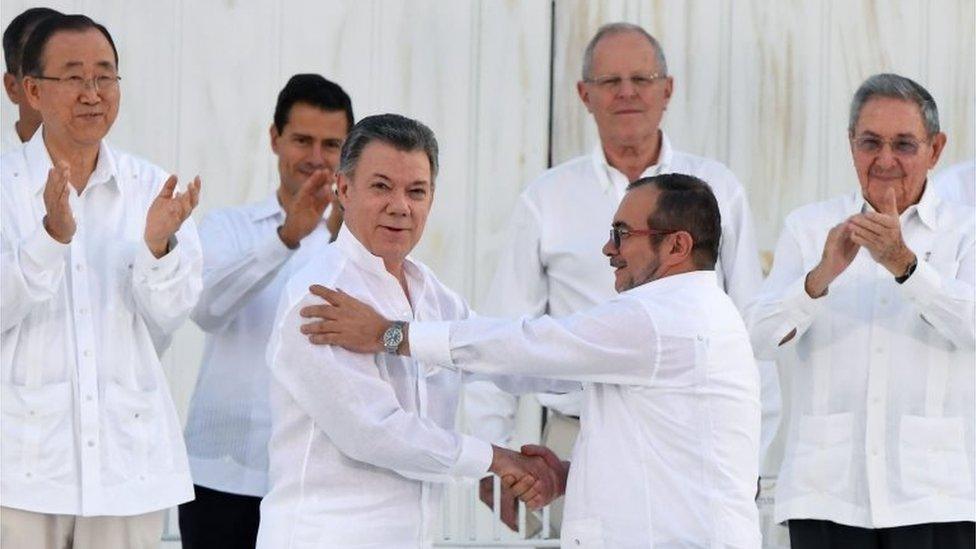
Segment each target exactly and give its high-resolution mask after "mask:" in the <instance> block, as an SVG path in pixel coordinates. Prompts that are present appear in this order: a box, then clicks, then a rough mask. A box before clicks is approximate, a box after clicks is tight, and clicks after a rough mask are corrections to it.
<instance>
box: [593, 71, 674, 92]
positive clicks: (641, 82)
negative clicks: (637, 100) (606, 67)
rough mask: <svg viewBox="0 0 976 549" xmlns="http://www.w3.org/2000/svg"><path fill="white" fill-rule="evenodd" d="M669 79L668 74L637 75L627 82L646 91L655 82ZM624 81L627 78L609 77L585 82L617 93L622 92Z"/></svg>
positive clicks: (599, 77)
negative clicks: (621, 87)
mask: <svg viewBox="0 0 976 549" xmlns="http://www.w3.org/2000/svg"><path fill="white" fill-rule="evenodd" d="M667 77H668V75H666V74H661V73H658V72H655V73H653V74H635V75H633V76H630V77H629V78H626V80H629V81H630V85H631V86H633V87H634V89H637V90H644V89H647V88H649V87H650V86H651V84H653V83H654V82H656V81H658V80H662V79H664V78H667ZM624 80H625V78H624V77H622V76H617V75H609V76H598V77H596V78H587V79H585V80H583V81H584V82H587V83H589V84H593V85H595V86H596V87H598V88H600V89H601V90H606V91H609V92H617V91H620V86H621V85H622V84H623V83H624Z"/></svg>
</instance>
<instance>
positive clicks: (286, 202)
mask: <svg viewBox="0 0 976 549" xmlns="http://www.w3.org/2000/svg"><path fill="white" fill-rule="evenodd" d="M333 181H334V177H333V175H332V171H331V170H324V169H323V170H315V172H313V173H312V175H310V176H309V177H308V179H306V180H305V182H304V183H302V186H301V188H299V189H298V192H297V193H295V195H294V196H292V197H290V198H287V197H282V201H281V202H282V203H281V207H282V209H284V210H285V222H284V224H282V225H281V228H280V229H279V230H278V236H280V237H281V241H282V242H284V243H285V246H288V247H289V248H292V249H294V248H297V247H298V245H299V243H300V242H301V241H302V239H303V238H305V237H306V236H308V235H309V234H311V233H312V231H314V230H315V227H318V225H319V223H321V222H322V215H323V214H324V213H325V209H326V208H327V207H328V206H329V203H330V202H332V196H333V195H332V183H333Z"/></svg>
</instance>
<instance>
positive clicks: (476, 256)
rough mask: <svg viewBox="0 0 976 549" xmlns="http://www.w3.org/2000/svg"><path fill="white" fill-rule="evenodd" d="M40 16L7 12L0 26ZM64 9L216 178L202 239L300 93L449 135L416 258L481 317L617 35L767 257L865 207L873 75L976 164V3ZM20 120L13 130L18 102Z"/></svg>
mask: <svg viewBox="0 0 976 549" xmlns="http://www.w3.org/2000/svg"><path fill="white" fill-rule="evenodd" d="M33 5H37V3H36V2H25V1H20V0H2V4H0V6H2V10H0V23H2V24H3V26H6V24H7V23H8V22H9V21H10V19H11V18H12V17H14V16H15V15H16V14H18V13H20V11H22V10H23V9H25V8H27V7H30V6H33ZM46 5H50V6H51V7H54V8H57V9H60V10H62V11H68V12H81V13H85V14H87V15H90V16H91V17H93V18H94V19H96V20H98V21H100V22H102V23H104V24H106V26H107V27H108V28H109V30H110V31H111V32H112V34H113V36H114V37H115V40H116V42H117V45H118V48H119V52H120V56H121V61H120V69H121V75H122V77H123V81H122V90H123V101H122V109H121V115H120V117H119V120H118V122H117V123H116V127H115V128H114V130H113V132H112V135H111V140H112V142H113V143H114V144H115V145H117V146H119V147H122V148H125V149H128V150H130V151H133V152H136V153H139V154H141V155H144V156H146V157H147V158H149V159H151V160H153V161H154V162H156V163H157V164H159V165H161V166H163V167H164V168H166V169H168V170H172V171H174V172H175V173H177V174H179V175H180V176H181V178H183V179H186V178H189V177H192V176H193V175H195V174H200V175H201V177H202V179H203V185H204V195H203V201H202V204H201V207H200V208H199V210H198V212H197V213H196V217H197V218H198V219H199V218H200V216H201V215H202V214H203V213H205V212H206V211H207V210H208V209H210V208H213V207H215V206H218V205H226V204H239V203H244V202H247V201H251V200H257V199H260V198H262V197H264V196H265V195H266V194H267V193H269V192H270V190H271V189H272V188H273V187H274V185H275V184H276V181H275V171H274V166H275V164H274V157H273V156H272V155H271V152H270V150H269V146H268V143H267V128H268V126H269V125H270V123H271V116H272V112H273V109H274V100H275V96H276V94H277V91H278V90H279V89H280V88H281V86H282V85H284V83H285V81H287V79H288V77H289V76H291V75H292V74H293V73H296V72H319V73H321V74H323V75H325V76H326V77H327V78H330V79H332V80H335V81H337V82H339V83H340V84H341V85H342V86H343V87H344V88H345V89H346V90H347V91H348V92H349V94H350V95H351V97H352V99H353V105H354V109H355V111H356V115H357V118H360V117H362V116H364V115H367V114H372V113H378V112H390V111H392V112H400V113H403V114H406V115H408V116H413V117H417V118H419V119H421V120H423V121H425V122H426V123H428V124H429V125H430V126H431V127H432V128H433V129H434V131H435V132H436V134H437V136H438V138H439V140H440V143H441V151H442V166H443V169H442V172H441V176H440V178H439V181H438V183H439V184H438V190H437V196H436V199H435V204H434V209H433V212H432V215H431V219H430V222H429V225H428V229H427V234H426V235H425V236H424V240H423V242H422V243H421V246H420V248H419V250H418V251H417V256H419V257H420V258H421V259H423V260H424V261H426V262H427V263H428V264H430V265H431V266H432V267H433V268H434V269H435V271H437V272H438V273H439V274H440V276H441V277H442V279H443V280H444V281H445V282H447V283H448V284H449V285H451V286H453V287H455V288H456V289H458V290H459V291H461V292H462V293H463V294H464V295H465V296H467V297H468V298H469V299H471V300H472V301H473V302H474V303H476V304H477V303H478V301H479V299H480V298H481V296H482V295H483V292H484V291H485V290H486V286H487V284H488V282H489V280H490V277H491V274H492V272H493V270H494V265H495V252H496V251H497V248H498V246H499V245H500V238H501V235H502V232H503V231H502V229H503V227H504V226H505V224H506V221H507V218H508V214H509V211H510V208H511V205H512V204H513V203H514V201H515V198H516V197H517V195H518V193H519V191H520V189H521V188H522V187H523V186H524V185H525V184H526V183H527V182H528V181H530V180H531V178H532V177H534V176H535V175H537V174H538V173H540V172H541V171H542V170H544V169H545V167H546V166H547V165H548V162H549V156H550V154H551V156H552V160H553V161H554V162H559V161H562V160H565V159H568V158H570V157H572V156H575V155H577V154H580V153H582V152H586V151H589V150H590V149H591V148H592V146H593V144H594V143H595V138H596V132H595V128H594V126H593V124H592V122H591V121H590V120H589V117H588V115H587V114H586V112H585V110H584V109H583V108H582V107H581V106H580V104H579V101H578V99H577V98H576V96H575V85H574V84H575V81H576V80H577V79H578V78H579V71H580V59H581V56H582V51H583V48H584V46H585V44H586V41H587V40H588V39H589V37H590V36H591V35H592V34H593V32H594V31H595V29H596V28H597V27H598V26H599V25H600V24H602V23H604V22H609V21H613V20H629V21H633V22H638V23H641V24H643V25H645V27H646V28H647V29H648V30H649V31H650V32H651V33H652V34H655V35H656V36H657V37H658V38H659V39H660V40H661V42H662V44H663V46H664V49H665V52H666V54H667V56H668V64H669V68H670V71H671V73H672V74H673V75H674V77H675V81H676V95H675V97H674V100H673V101H672V103H671V106H670V108H669V110H668V113H667V116H666V122H665V124H666V129H667V131H668V132H669V134H670V135H671V137H672V140H673V142H674V144H675V146H676V147H678V148H680V149H683V150H686V151H689V152H693V153H697V154H702V155H707V156H711V157H714V158H717V159H719V160H721V161H723V162H725V163H727V164H728V165H729V166H730V167H731V168H732V169H733V171H734V172H735V173H736V174H737V175H738V176H739V178H740V179H741V180H742V182H743V183H744V185H745V186H746V188H747V190H748V194H749V197H750V200H751V202H752V207H753V211H754V214H755V217H756V223H757V229H758V235H759V239H760V248H761V249H764V250H769V249H771V248H772V247H773V246H774V244H775V239H776V236H777V234H778V231H779V229H780V224H781V221H782V219H783V217H784V216H785V214H786V213H787V212H788V211H789V210H790V209H792V208H794V207H796V206H798V205H800V204H803V203H806V202H809V201H813V200H819V199H822V198H825V197H827V196H830V195H834V194H837V193H839V192H846V191H848V190H851V189H853V188H855V185H856V179H855V176H854V172H853V169H852V168H851V164H850V158H849V153H848V152H847V145H846V124H847V106H848V102H849V99H850V96H851V94H852V93H853V91H854V89H855V88H856V86H857V85H858V84H859V83H860V82H861V81H862V80H863V79H864V78H865V77H866V76H868V75H870V74H873V73H876V72H881V71H895V72H899V73H901V74H905V75H907V76H910V77H912V78H915V79H917V80H918V81H919V82H921V83H922V84H923V85H925V86H927V87H928V88H929V90H930V91H931V92H932V93H933V94H934V95H935V97H936V100H937V101H938V103H939V107H940V110H941V114H942V121H943V126H944V128H945V130H946V132H947V133H948V135H949V144H948V146H947V150H946V152H945V155H944V156H943V161H942V165H943V166H944V165H948V164H950V163H952V162H955V161H961V160H964V159H967V158H972V157H974V156H976V143H974V133H976V122H974V115H976V112H974V111H976V105H974V103H976V99H974V63H976V55H974V47H976V45H974V36H976V29H974V1H973V0H896V1H886V2H875V1H872V0H823V1H820V0H807V1H792V2H782V1H778V0H736V1H734V2H733V1H731V0H687V1H681V0H669V1H664V0H653V1H643V2H639V1H632V0H631V1H627V0H589V1H586V0H556V1H555V2H550V1H549V0H526V1H522V2H516V1H502V0H482V1H474V0H471V1H457V0H440V1H436V0H343V1H338V0H333V1H313V0H305V1H299V0H280V1H270V0H224V1H216V0H74V1H70V0H64V1H53V2H49V3H47V4H46ZM550 71H551V72H550ZM550 75H551V76H550ZM550 85H551V86H552V88H551V89H552V90H553V93H551V94H550ZM550 110H551V115H550ZM0 114H2V123H3V124H10V123H12V120H13V118H12V116H14V110H13V108H12V107H11V105H10V104H9V103H8V102H6V101H4V102H3V106H2V110H0ZM566 199H567V200H572V199H573V197H566ZM567 221H571V220H567ZM200 349H201V337H200V335H199V333H198V332H197V331H196V330H195V328H193V327H192V326H187V327H185V328H183V329H182V330H181V331H180V333H179V334H178V336H177V338H176V340H175V342H174V345H173V348H172V349H171V350H170V351H169V352H168V354H167V356H166V358H165V364H166V368H167V371H168V374H169V376H170V380H171V383H172V385H173V391H174V396H175V398H176V400H177V404H178V408H179V409H180V412H181V413H183V411H184V410H185V406H186V403H187V401H188V398H189V395H190V393H191V391H192V388H193V383H194V380H195V378H196V372H197V368H198V361H199V354H200Z"/></svg>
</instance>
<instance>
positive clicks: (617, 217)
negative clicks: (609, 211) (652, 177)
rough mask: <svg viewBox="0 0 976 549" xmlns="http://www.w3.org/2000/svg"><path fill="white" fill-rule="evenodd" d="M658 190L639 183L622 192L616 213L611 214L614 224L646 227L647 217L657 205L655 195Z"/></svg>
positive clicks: (637, 227) (658, 192)
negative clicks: (622, 195) (622, 196)
mask: <svg viewBox="0 0 976 549" xmlns="http://www.w3.org/2000/svg"><path fill="white" fill-rule="evenodd" d="M659 194H660V191H658V190H657V188H655V187H654V186H653V185H641V186H640V187H636V188H633V189H630V190H629V191H627V192H626V193H625V194H624V198H623V200H621V201H620V206H619V207H618V208H617V213H616V214H614V216H613V223H614V224H615V225H623V226H626V227H629V228H631V229H642V228H646V227H647V218H648V217H650V216H651V214H652V213H653V212H654V209H655V208H656V207H657V197H658V195H659Z"/></svg>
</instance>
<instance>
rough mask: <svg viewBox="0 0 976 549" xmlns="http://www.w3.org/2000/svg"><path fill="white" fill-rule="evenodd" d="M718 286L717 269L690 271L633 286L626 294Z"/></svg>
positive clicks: (667, 291)
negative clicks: (687, 287)
mask: <svg viewBox="0 0 976 549" xmlns="http://www.w3.org/2000/svg"><path fill="white" fill-rule="evenodd" d="M689 285H690V286H702V285H704V286H715V287H717V286H718V277H717V276H716V275H715V271H714V270H711V271H690V272H687V273H681V274H676V275H671V276H665V277H662V278H659V279H657V280H652V281H650V282H648V283H646V284H641V285H640V286H637V287H636V288H631V289H629V290H627V291H625V292H623V293H624V294H638V295H639V294H646V293H669V292H672V291H674V290H677V289H679V288H682V287H685V286H689Z"/></svg>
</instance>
